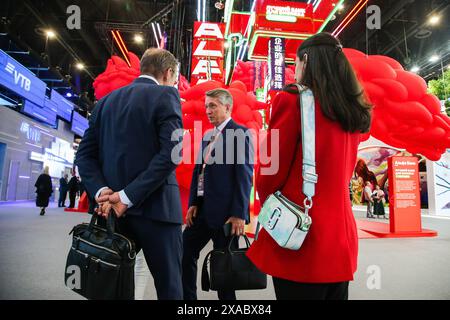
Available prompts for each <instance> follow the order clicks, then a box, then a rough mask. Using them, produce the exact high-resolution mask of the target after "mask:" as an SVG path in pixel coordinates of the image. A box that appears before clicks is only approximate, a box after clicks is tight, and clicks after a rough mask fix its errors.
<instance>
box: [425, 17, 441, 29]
mask: <svg viewBox="0 0 450 320" xmlns="http://www.w3.org/2000/svg"><path fill="white" fill-rule="evenodd" d="M440 20H441V17H439V16H436V15H433V16H431V17H430V19H429V20H428V22H429V23H430V24H431V25H433V26H434V25H437V24H438V23H439V21H440Z"/></svg>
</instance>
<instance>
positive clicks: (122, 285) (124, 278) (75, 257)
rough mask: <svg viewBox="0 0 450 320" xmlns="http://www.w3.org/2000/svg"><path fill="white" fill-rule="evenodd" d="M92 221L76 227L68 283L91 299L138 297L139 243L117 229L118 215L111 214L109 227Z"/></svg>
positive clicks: (66, 282)
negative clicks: (137, 252) (135, 276)
mask: <svg viewBox="0 0 450 320" xmlns="http://www.w3.org/2000/svg"><path fill="white" fill-rule="evenodd" d="M97 219H98V215H97V214H96V213H94V214H93V215H92V219H91V222H90V223H82V224H79V225H77V226H75V227H74V228H73V229H72V231H71V232H70V233H69V234H72V233H73V238H72V247H71V248H70V251H69V254H68V256H67V263H66V271H65V284H66V286H67V287H69V288H70V289H72V290H73V291H75V292H76V293H78V294H80V295H82V296H83V297H85V298H87V299H95V300H111V299H114V300H122V299H134V263H135V259H136V249H135V244H134V242H133V241H132V240H130V239H128V238H126V237H125V236H123V235H121V234H120V233H116V232H115V222H116V221H115V220H116V217H115V214H114V213H113V212H111V213H110V214H109V217H108V220H107V224H106V229H105V228H102V227H100V226H99V225H97V224H96V222H97Z"/></svg>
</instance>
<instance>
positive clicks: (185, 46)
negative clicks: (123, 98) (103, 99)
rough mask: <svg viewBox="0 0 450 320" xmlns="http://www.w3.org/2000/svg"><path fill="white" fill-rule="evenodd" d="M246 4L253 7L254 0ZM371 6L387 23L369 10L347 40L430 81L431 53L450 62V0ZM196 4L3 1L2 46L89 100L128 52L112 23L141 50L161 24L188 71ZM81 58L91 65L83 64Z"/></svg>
mask: <svg viewBox="0 0 450 320" xmlns="http://www.w3.org/2000/svg"><path fill="white" fill-rule="evenodd" d="M217 1H219V0H207V4H208V5H209V10H208V13H207V17H208V20H209V21H220V20H221V18H222V16H223V11H221V10H217V9H215V8H214V4H215V2H217ZM239 2H242V3H244V4H243V6H245V7H249V3H250V2H251V1H250V0H249V1H239ZM357 2H358V1H357V0H348V1H345V6H344V9H343V10H341V11H340V12H339V13H338V14H336V19H335V20H333V21H332V22H331V23H330V24H329V25H328V27H327V28H326V30H325V31H333V30H334V28H335V27H336V26H337V25H338V24H339V23H340V22H341V20H342V19H343V17H345V15H346V14H347V13H348V12H349V11H350V10H351V9H352V7H353V6H354V5H355V4H356V3H357ZM72 4H75V5H78V6H79V7H80V9H81V29H80V30H69V29H68V28H67V27H66V21H67V19H68V17H69V14H67V13H66V10H67V7H68V6H70V5H72ZM368 4H369V5H372V4H375V5H378V6H379V7H380V8H381V21H382V26H381V29H380V30H373V31H372V30H367V28H366V27H365V21H366V15H365V11H364V10H363V11H361V12H360V13H359V15H358V16H357V18H356V19H355V20H354V21H353V22H352V23H351V24H349V26H348V27H347V28H346V29H345V30H344V31H343V32H342V33H341V34H340V36H339V37H340V38H341V40H342V42H343V44H344V46H345V47H353V48H356V49H359V50H361V51H364V52H366V51H367V52H368V53H369V54H383V55H388V56H391V57H393V58H394V59H396V60H398V61H399V62H400V63H402V65H404V66H405V68H408V69H410V68H411V67H412V66H414V65H417V66H419V67H421V70H420V74H421V75H422V76H423V77H425V78H427V79H430V78H433V77H437V76H439V75H440V72H441V69H440V61H439V62H436V63H430V62H429V57H430V56H431V55H433V54H438V55H440V56H441V57H442V63H443V65H444V66H447V65H448V64H449V63H450V37H449V35H450V25H449V22H448V21H449V6H450V1H449V0H369V3H368ZM196 7H197V1H196V0H175V1H170V0H169V1H163V0H148V1H139V0H78V1H73V0H60V1H44V0H23V1H20V0H19V1H18V0H2V5H1V7H0V18H1V20H0V32H1V35H0V48H1V49H3V50H5V51H8V52H9V54H11V55H12V56H13V57H14V58H16V59H17V60H19V61H20V62H22V63H23V64H25V65H26V66H27V67H31V68H32V70H33V71H35V72H36V73H38V72H39V73H40V74H39V76H40V77H41V78H45V79H46V82H47V83H48V85H49V86H50V87H55V88H57V89H58V90H59V91H62V92H64V90H72V91H73V92H74V93H77V94H79V95H81V96H83V97H84V98H85V100H86V103H87V104H89V103H90V100H93V99H94V95H93V90H92V82H93V79H94V78H95V77H96V76H97V75H98V74H99V73H101V72H102V71H103V70H104V68H105V65H106V61H107V59H108V58H109V57H110V56H111V54H113V53H114V54H119V55H120V53H119V52H118V48H117V47H116V46H114V44H113V42H112V39H111V35H110V33H109V30H110V29H111V28H115V29H118V30H120V31H121V33H122V36H123V38H124V40H125V43H126V44H127V46H128V49H129V50H130V51H132V52H134V53H136V54H137V55H138V56H140V55H141V54H142V53H143V51H144V50H145V48H147V47H150V46H155V44H156V42H155V40H154V37H153V33H152V32H153V31H152V29H151V27H150V24H149V22H158V23H160V25H161V28H162V29H163V31H166V32H167V35H168V42H167V43H168V49H169V50H171V51H172V52H173V53H174V54H175V55H176V56H177V57H178V58H179V59H180V61H181V66H182V73H183V74H185V75H186V74H187V73H188V70H189V56H190V46H191V38H192V23H193V21H194V19H195V18H196ZM432 14H437V15H439V16H440V23H439V24H437V25H435V26H431V25H429V24H428V19H429V17H430V16H431V15H432ZM146 22H147V24H146V25H145V23H146ZM46 29H53V30H55V32H56V34H57V38H56V39H52V40H48V42H47V41H46V39H47V38H46V35H45V33H44V30H46ZM137 32H140V33H141V34H142V35H143V36H144V42H143V43H142V44H141V45H137V44H135V43H134V41H133V37H134V35H135V34H136V33H137ZM367 39H368V41H367ZM24 52H25V54H24ZM77 61H81V62H83V63H84V64H85V66H86V69H85V70H83V71H81V72H80V71H79V70H77V69H76V68H75V67H74V65H75V63H76V62H77Z"/></svg>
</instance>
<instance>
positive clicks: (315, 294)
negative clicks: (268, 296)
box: [273, 277, 349, 300]
mask: <svg viewBox="0 0 450 320" xmlns="http://www.w3.org/2000/svg"><path fill="white" fill-rule="evenodd" d="M348 284H349V283H348V281H347V282H338V283H300V282H294V281H289V280H285V279H280V278H275V277H273V286H274V288H275V295H276V297H277V300H348Z"/></svg>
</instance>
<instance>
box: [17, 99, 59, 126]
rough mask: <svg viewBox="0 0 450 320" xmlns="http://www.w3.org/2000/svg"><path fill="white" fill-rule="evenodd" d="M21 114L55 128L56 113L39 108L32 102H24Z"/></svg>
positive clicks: (48, 109)
mask: <svg viewBox="0 0 450 320" xmlns="http://www.w3.org/2000/svg"><path fill="white" fill-rule="evenodd" d="M22 112H23V113H25V114H28V115H29V116H32V117H33V118H35V119H38V120H40V121H43V122H45V123H48V124H50V125H52V126H56V112H54V111H53V110H52V109H50V108H41V107H39V106H37V105H35V104H34V103H33V102H30V101H28V100H25V102H24V105H23V109H22Z"/></svg>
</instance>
